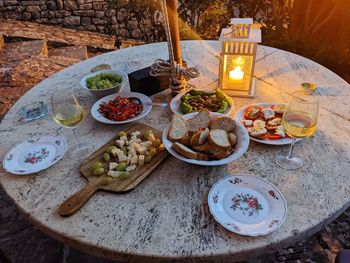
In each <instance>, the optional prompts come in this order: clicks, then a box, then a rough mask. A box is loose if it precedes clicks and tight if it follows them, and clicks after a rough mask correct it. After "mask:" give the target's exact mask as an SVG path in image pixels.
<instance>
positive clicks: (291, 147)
mask: <svg viewBox="0 0 350 263" xmlns="http://www.w3.org/2000/svg"><path fill="white" fill-rule="evenodd" d="M294 145H295V139H294V138H292V143H291V144H290V148H289V152H288V155H287V158H288V159H290V158H292V156H293V150H294Z"/></svg>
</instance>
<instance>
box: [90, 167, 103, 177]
mask: <svg viewBox="0 0 350 263" xmlns="http://www.w3.org/2000/svg"><path fill="white" fill-rule="evenodd" d="M104 172H105V169H104V168H102V167H99V168H97V169H95V170H94V171H93V172H92V173H93V175H101V174H103V173H104Z"/></svg>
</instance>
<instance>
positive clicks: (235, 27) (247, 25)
mask: <svg viewBox="0 0 350 263" xmlns="http://www.w3.org/2000/svg"><path fill="white" fill-rule="evenodd" d="M252 24H253V19H251V18H232V19H231V27H230V28H225V29H223V30H222V31H221V35H220V43H221V44H222V51H221V55H220V72H219V81H220V84H219V86H220V88H221V89H222V90H223V91H225V92H226V93H227V94H228V95H230V96H237V97H249V98H252V97H254V78H253V73H254V65H255V57H256V49H257V46H258V43H260V42H261V30H260V29H253V28H251V25H252Z"/></svg>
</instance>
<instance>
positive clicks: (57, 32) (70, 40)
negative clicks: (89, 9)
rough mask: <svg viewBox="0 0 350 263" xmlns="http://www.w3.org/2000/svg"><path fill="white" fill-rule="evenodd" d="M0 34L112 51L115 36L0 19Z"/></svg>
mask: <svg viewBox="0 0 350 263" xmlns="http://www.w3.org/2000/svg"><path fill="white" fill-rule="evenodd" d="M0 34H3V35H8V36H17V37H27V38H32V39H44V40H47V41H52V42H58V43H65V44H70V45H84V46H88V47H93V48H102V49H106V50H114V49H115V41H116V37H115V36H109V35H103V34H98V33H92V32H86V31H78V30H75V29H68V28H58V27H52V26H46V25H39V24H36V23H30V22H22V21H16V20H4V19H0Z"/></svg>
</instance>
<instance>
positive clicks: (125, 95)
mask: <svg viewBox="0 0 350 263" xmlns="http://www.w3.org/2000/svg"><path fill="white" fill-rule="evenodd" d="M151 109H152V100H151V99H150V98H149V97H147V96H146V95H144V94H141V93H137V92H119V93H117V94H112V95H109V96H106V97H103V98H102V99H100V100H98V101H97V102H96V103H95V104H94V105H93V106H92V108H91V115H92V117H93V118H94V119H95V120H97V121H99V122H102V123H106V124H124V123H129V122H132V121H136V120H139V119H141V118H143V117H145V116H146V115H147V114H148V113H149V112H150V111H151Z"/></svg>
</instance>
